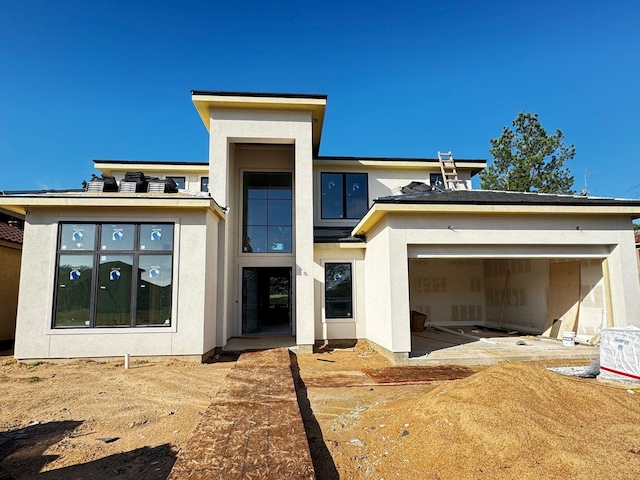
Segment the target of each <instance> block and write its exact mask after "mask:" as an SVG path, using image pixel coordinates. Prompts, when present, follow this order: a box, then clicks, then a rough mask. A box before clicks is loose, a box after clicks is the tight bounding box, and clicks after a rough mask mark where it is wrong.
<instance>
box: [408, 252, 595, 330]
mask: <svg viewBox="0 0 640 480" xmlns="http://www.w3.org/2000/svg"><path fill="white" fill-rule="evenodd" d="M603 261H604V258H603V257H599V258H571V257H564V258H520V257H518V258H473V257H469V258H410V259H409V301H410V306H411V310H413V311H417V312H421V313H423V314H425V315H426V316H427V320H426V323H427V324H431V325H437V326H444V327H449V328H453V327H455V326H471V325H479V326H488V327H500V328H506V329H513V330H518V331H519V332H520V333H531V334H542V333H543V332H545V330H548V329H549V328H550V327H551V325H552V324H553V322H554V320H555V319H561V321H562V328H563V329H573V330H574V331H576V332H577V333H578V334H579V335H587V336H591V335H594V334H595V333H596V332H597V330H598V329H599V328H600V327H601V326H602V325H603V323H605V324H606V318H605V316H606V309H605V304H606V302H605V282H604V276H603Z"/></svg>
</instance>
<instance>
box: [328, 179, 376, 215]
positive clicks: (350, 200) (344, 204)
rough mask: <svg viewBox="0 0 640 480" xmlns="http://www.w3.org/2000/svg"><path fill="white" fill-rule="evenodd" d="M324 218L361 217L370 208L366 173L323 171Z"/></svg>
mask: <svg viewBox="0 0 640 480" xmlns="http://www.w3.org/2000/svg"><path fill="white" fill-rule="evenodd" d="M320 183H321V191H322V200H321V202H322V206H321V208H322V218H348V219H360V218H362V217H363V216H364V214H365V213H367V209H368V208H369V201H368V191H367V174H366V173H322V174H320Z"/></svg>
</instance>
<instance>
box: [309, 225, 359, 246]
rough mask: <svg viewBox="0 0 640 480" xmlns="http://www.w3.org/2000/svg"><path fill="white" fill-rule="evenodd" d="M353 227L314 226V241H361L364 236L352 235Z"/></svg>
mask: <svg viewBox="0 0 640 480" xmlns="http://www.w3.org/2000/svg"><path fill="white" fill-rule="evenodd" d="M351 230H353V227H314V228H313V243H361V242H364V237H363V236H362V235H358V236H356V237H352V236H351Z"/></svg>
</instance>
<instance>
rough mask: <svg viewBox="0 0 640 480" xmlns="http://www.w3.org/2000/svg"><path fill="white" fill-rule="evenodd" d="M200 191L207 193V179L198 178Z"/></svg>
mask: <svg viewBox="0 0 640 480" xmlns="http://www.w3.org/2000/svg"><path fill="white" fill-rule="evenodd" d="M200 191H201V192H207V193H209V177H200Z"/></svg>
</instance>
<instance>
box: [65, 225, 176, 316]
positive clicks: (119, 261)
mask: <svg viewBox="0 0 640 480" xmlns="http://www.w3.org/2000/svg"><path fill="white" fill-rule="evenodd" d="M172 264H173V225H172V224H166V223H161V224H133V223H120V224H93V223H77V224H70V223H65V224H62V225H61V226H60V235H59V243H58V271H57V277H56V278H57V281H56V293H55V295H56V296H55V299H54V303H55V309H54V316H53V326H54V327H56V328H59V327H134V326H141V325H170V324H171V290H172V285H173V272H172Z"/></svg>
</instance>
